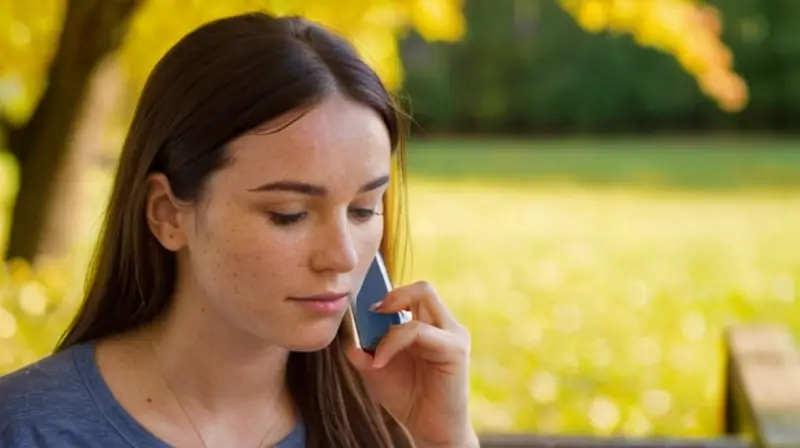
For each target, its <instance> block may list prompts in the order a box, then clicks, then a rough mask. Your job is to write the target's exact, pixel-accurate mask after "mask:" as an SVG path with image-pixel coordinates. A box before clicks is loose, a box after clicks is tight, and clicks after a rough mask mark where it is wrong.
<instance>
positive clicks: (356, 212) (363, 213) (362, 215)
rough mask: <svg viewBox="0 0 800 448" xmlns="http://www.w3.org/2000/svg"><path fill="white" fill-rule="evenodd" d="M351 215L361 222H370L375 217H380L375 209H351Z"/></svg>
mask: <svg viewBox="0 0 800 448" xmlns="http://www.w3.org/2000/svg"><path fill="white" fill-rule="evenodd" d="M350 214H351V215H352V216H353V217H354V218H355V219H357V220H359V221H368V220H369V219H370V218H372V217H373V216H377V215H380V214H381V213H378V210H377V209H375V208H354V209H350Z"/></svg>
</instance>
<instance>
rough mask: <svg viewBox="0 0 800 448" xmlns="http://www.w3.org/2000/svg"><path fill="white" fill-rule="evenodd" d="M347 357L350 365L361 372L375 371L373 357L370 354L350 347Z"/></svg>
mask: <svg viewBox="0 0 800 448" xmlns="http://www.w3.org/2000/svg"><path fill="white" fill-rule="evenodd" d="M345 356H346V357H347V360H348V361H350V364H352V365H353V367H355V368H356V370H358V371H359V372H369V371H372V370H374V369H373V368H372V360H373V359H372V355H370V354H369V353H367V352H365V351H363V350H361V349H359V348H358V347H355V346H352V345H351V346H349V347H347V349H346V350H345Z"/></svg>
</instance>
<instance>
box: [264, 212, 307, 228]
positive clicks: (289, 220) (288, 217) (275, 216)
mask: <svg viewBox="0 0 800 448" xmlns="http://www.w3.org/2000/svg"><path fill="white" fill-rule="evenodd" d="M305 217H306V212H300V213H290V214H285V213H275V212H270V213H269V220H270V221H272V223H273V224H275V225H276V226H289V225H292V224H295V223H297V222H299V221H300V220H301V219H303V218H305Z"/></svg>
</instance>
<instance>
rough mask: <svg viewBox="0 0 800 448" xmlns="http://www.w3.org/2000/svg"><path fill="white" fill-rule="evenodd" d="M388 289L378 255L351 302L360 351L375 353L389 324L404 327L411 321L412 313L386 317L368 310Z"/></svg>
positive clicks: (388, 285)
mask: <svg viewBox="0 0 800 448" xmlns="http://www.w3.org/2000/svg"><path fill="white" fill-rule="evenodd" d="M391 290H392V284H391V281H390V280H389V275H388V274H387V272H386V265H384V263H383V258H381V255H380V253H379V254H378V255H376V256H375V259H373V260H372V264H371V265H370V267H369V270H368V271H367V276H366V277H365V278H364V283H362V284H361V288H360V289H359V291H358V293H357V294H356V298H355V300H354V301H353V302H351V303H350V311H351V312H350V315H351V316H352V319H353V327H354V331H355V336H356V343H357V344H358V345H359V348H361V349H362V350H364V351H366V352H368V353H373V354H374V353H375V349H376V348H377V347H378V344H379V343H380V342H381V340H382V339H383V337H384V336H386V332H388V331H389V328H390V327H391V326H392V325H399V324H403V323H406V322H408V321H410V320H411V314H410V313H408V312H399V313H389V314H385V313H378V312H375V311H372V310H370V309H369V308H370V306H372V305H373V304H374V303H377V302H380V301H381V300H383V298H384V297H385V296H386V294H387V293H388V292H389V291H391Z"/></svg>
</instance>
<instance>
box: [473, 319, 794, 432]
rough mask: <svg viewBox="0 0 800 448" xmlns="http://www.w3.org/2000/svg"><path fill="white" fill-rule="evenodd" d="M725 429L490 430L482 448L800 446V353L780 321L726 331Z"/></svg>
mask: <svg viewBox="0 0 800 448" xmlns="http://www.w3.org/2000/svg"><path fill="white" fill-rule="evenodd" d="M725 354H726V369H725V375H726V378H725V379H726V381H725V406H724V416H723V418H724V434H723V435H721V436H720V437H716V438H711V439H681V438H646V439H638V438H621V437H570V436H544V435H534V434H515V435H511V434H509V435H501V434H486V435H483V436H482V437H481V447H482V448H612V447H622V448H634V447H635V448H658V447H675V448H790V447H792V448H800V352H798V350H797V347H796V346H795V343H794V341H793V339H792V337H791V334H790V333H789V332H788V330H787V329H786V328H784V327H782V326H778V325H763V326H761V325H756V326H742V327H733V328H731V329H729V330H728V331H726V333H725Z"/></svg>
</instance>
